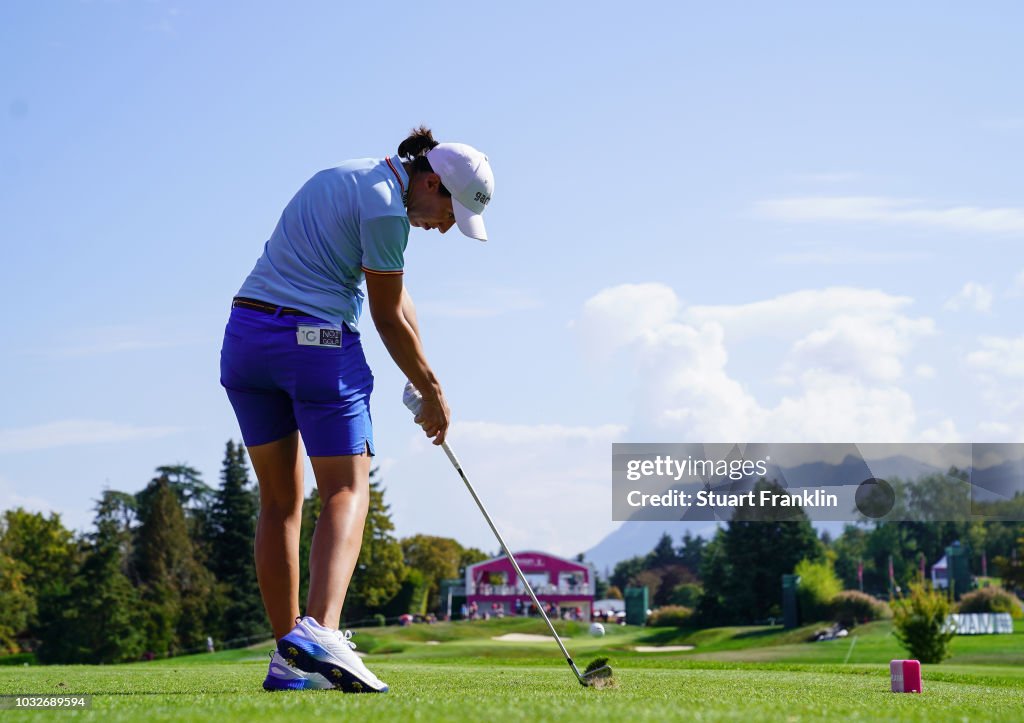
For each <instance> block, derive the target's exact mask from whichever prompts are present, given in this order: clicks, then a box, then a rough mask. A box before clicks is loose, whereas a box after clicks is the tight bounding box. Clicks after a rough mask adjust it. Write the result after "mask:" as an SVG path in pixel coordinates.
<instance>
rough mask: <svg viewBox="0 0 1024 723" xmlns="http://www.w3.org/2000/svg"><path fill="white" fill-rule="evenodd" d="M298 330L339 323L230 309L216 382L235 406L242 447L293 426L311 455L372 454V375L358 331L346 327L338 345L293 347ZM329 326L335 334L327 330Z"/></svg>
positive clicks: (284, 433)
mask: <svg viewBox="0 0 1024 723" xmlns="http://www.w3.org/2000/svg"><path fill="white" fill-rule="evenodd" d="M299 327H303V328H304V332H303V333H304V334H307V332H309V327H318V328H324V329H328V331H326V332H325V336H324V337H323V338H324V339H325V340H328V341H330V342H332V343H333V342H334V341H336V340H337V335H338V334H339V332H338V331H336V330H338V328H339V327H338V326H337V325H332V324H331V323H330V322H327V321H324V320H323V319H318V318H316V317H313V316H285V315H281V314H273V313H266V312H263V311H257V310H255V309H246V308H238V307H235V308H233V309H231V316H230V318H229V319H228V324H227V327H226V328H225V329H224V345H223V347H222V348H221V352H220V383H221V385H222V386H223V387H224V389H225V390H227V393H228V399H229V400H230V401H231V406H232V407H234V410H235V416H236V417H237V418H238V426H239V427H240V428H241V430H242V439H243V440H244V441H245V444H246V446H247V447H254V446H256V445H260V444H266V443H268V442H273V441H276V440H278V439H281V438H282V437H286V436H288V435H289V434H291V433H292V432H294V431H295V430H296V429H297V430H299V434H300V435H301V436H302V441H303V444H305V447H306V454H308V455H309V456H311V457H333V456H337V455H351V454H363V453H364V452H369V453H370V454H371V455H372V454H373V453H374V451H373V425H372V423H371V420H370V392H372V391H373V374H371V373H370V367H368V366H367V364H366V357H365V356H364V355H363V346H362V344H361V343H360V340H359V334H358V333H357V332H354V331H350V330H349V329H348V328H347V327H346V326H345V325H344V324H342V325H341V328H340V341H341V343H340V346H304V345H301V344H299V341H298V333H299V331H300V328H299ZM332 330H335V331H332Z"/></svg>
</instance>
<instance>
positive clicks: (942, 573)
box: [932, 555, 949, 590]
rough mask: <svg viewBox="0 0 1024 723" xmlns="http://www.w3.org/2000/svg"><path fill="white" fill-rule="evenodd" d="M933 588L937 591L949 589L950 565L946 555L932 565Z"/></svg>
mask: <svg viewBox="0 0 1024 723" xmlns="http://www.w3.org/2000/svg"><path fill="white" fill-rule="evenodd" d="M932 587H933V588H935V589H936V590H938V589H940V588H941V589H943V590H946V589H948V588H949V563H948V562H947V560H946V556H945V555H943V556H942V559H941V560H939V561H938V562H936V563H935V564H934V565H932Z"/></svg>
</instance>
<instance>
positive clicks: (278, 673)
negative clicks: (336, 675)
mask: <svg viewBox="0 0 1024 723" xmlns="http://www.w3.org/2000/svg"><path fill="white" fill-rule="evenodd" d="M333 687H334V686H333V685H331V683H330V681H328V680H327V678H325V677H324V676H322V675H320V674H319V673H307V672H306V671H304V670H299V669H298V668H293V667H292V666H290V665H288V663H287V662H286V661H285V659H284V658H282V657H281V655H280V653H278V652H277V651H276V650H272V651H271V652H270V669H269V670H267V677H266V679H265V680H264V681H263V689H264V690H328V689H330V688H333Z"/></svg>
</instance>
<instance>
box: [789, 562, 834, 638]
mask: <svg viewBox="0 0 1024 723" xmlns="http://www.w3.org/2000/svg"><path fill="white" fill-rule="evenodd" d="M793 572H794V573H795V574H797V575H799V576H800V584H799V588H798V589H797V596H798V597H799V599H800V615H801V617H802V618H803V619H804V620H805V621H807V622H810V621H813V620H828V619H829V618H830V617H831V616H832V600H833V598H835V596H836V595H838V594H839V593H841V592H842V591H843V584H842V582H840V581H839V578H838V577H836V573H835V569H834V568H833V567H832V561H831V560H829V559H827V558H826V559H823V560H817V561H815V560H807V559H804V560H801V561H800V562H798V563H797V565H796V568H795V569H794V570H793Z"/></svg>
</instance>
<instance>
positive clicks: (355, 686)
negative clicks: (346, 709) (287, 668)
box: [277, 616, 388, 693]
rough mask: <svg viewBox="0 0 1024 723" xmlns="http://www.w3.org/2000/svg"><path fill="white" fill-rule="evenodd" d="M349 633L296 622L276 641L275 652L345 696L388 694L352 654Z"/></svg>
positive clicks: (307, 619)
mask: <svg viewBox="0 0 1024 723" xmlns="http://www.w3.org/2000/svg"><path fill="white" fill-rule="evenodd" d="M355 648H356V644H355V643H353V642H352V631H351V630H346V631H345V632H341V631H340V630H334V629H332V628H325V627H323V626H322V625H320V623H318V622H317V621H316V620H314V619H313V618H311V617H308V616H307V617H304V618H302V619H301V620H299V621H298V623H296V625H295V627H294V628H292V630H291V632H289V633H288V634H287V635H285V636H284V637H283V638H281V639H280V640H278V641H277V650H278V652H279V653H280V654H281V657H282V658H284V660H285V661H287V662H288V663H289V664H290V665H293V666H295V667H297V668H299V669H300V670H304V671H305V672H307V673H319V674H320V675H321V676H323V677H324V678H325V679H327V680H328V681H329V682H331V683H333V685H334V687H335V688H337V689H339V690H343V691H345V692H346V693H387V692H388V686H387V685H385V684H384V683H383V682H382V681H381V680H380V678H378V677H377V676H376V675H374V674H373V673H371V672H370V671H369V670H367V668H366V666H365V665H363V661H362V660H360V659H359V656H358V655H356V653H355Z"/></svg>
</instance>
